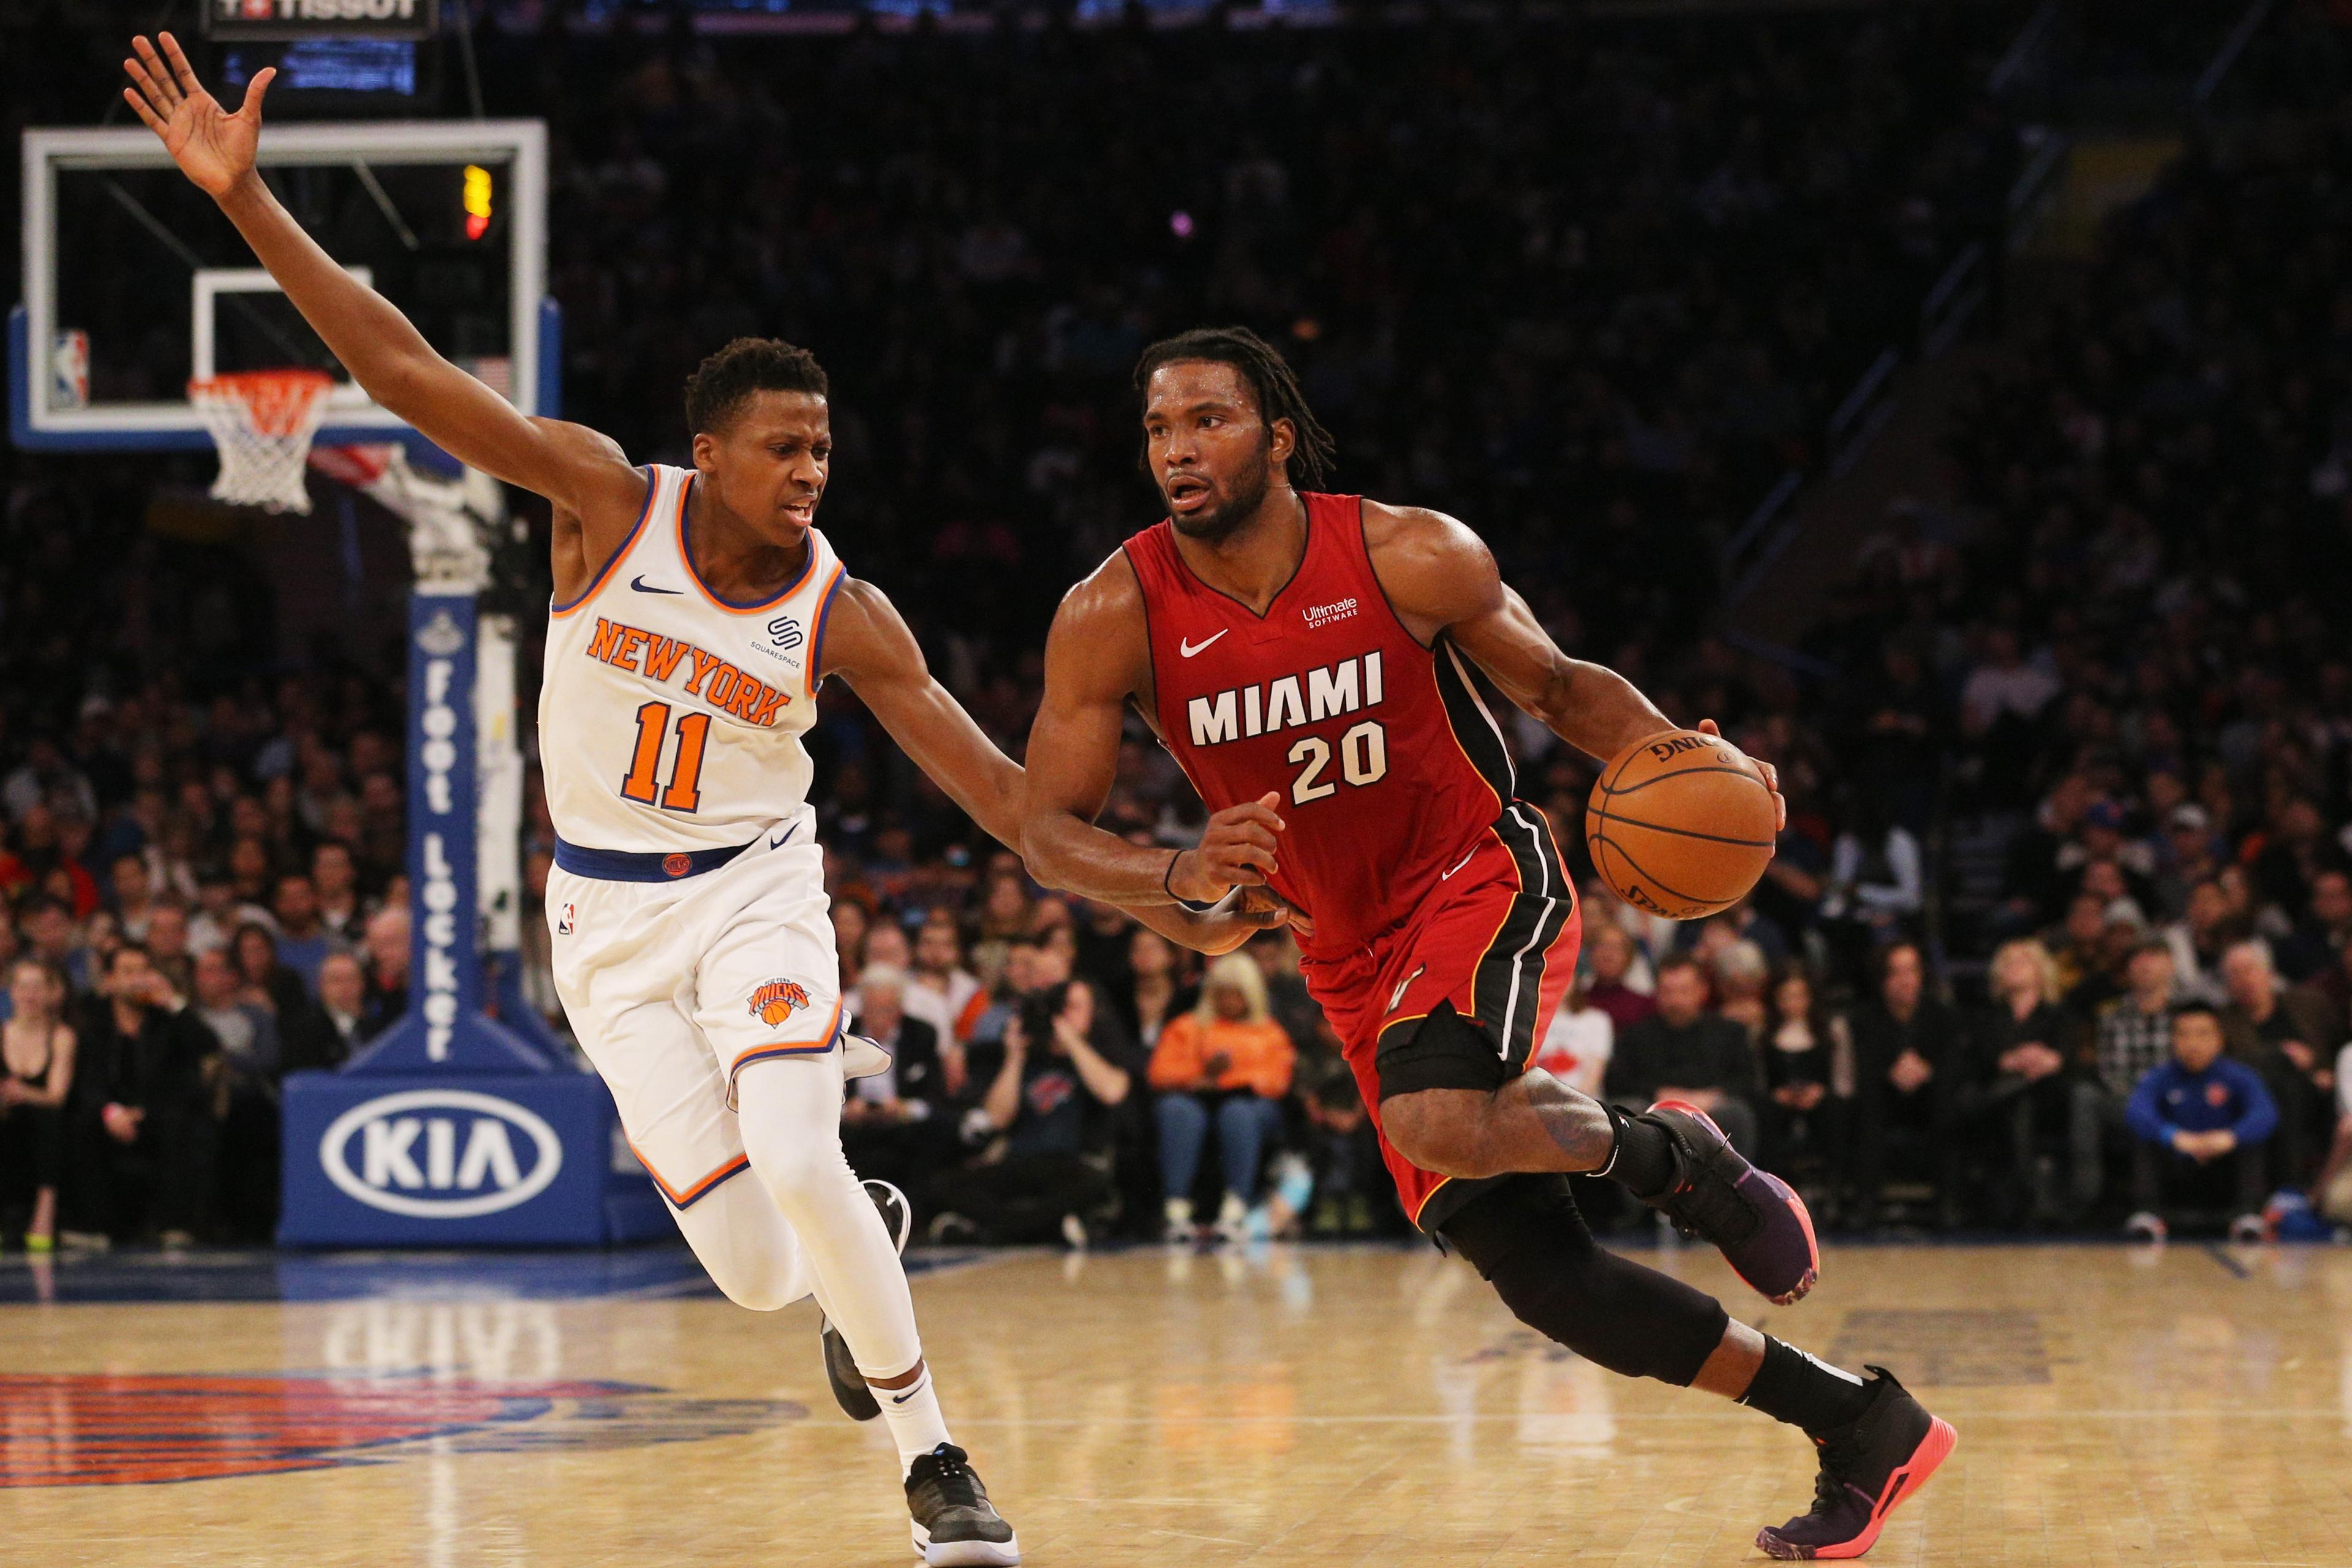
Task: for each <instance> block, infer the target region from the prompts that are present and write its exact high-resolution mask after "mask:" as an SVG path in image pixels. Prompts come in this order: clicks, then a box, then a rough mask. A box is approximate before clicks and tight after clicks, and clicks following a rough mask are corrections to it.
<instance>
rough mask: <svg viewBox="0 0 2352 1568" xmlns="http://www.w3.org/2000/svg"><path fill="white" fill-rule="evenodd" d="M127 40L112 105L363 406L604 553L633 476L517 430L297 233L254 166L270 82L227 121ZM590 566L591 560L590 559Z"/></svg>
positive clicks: (568, 438)
mask: <svg viewBox="0 0 2352 1568" xmlns="http://www.w3.org/2000/svg"><path fill="white" fill-rule="evenodd" d="M161 37H162V43H163V49H162V51H161V53H158V51H157V49H156V47H155V46H154V45H153V44H151V43H149V42H148V41H147V40H146V39H145V38H143V37H142V38H138V39H135V40H133V42H132V45H131V47H132V50H133V51H134V54H135V57H136V58H131V59H127V60H125V61H123V62H122V67H123V69H124V70H126V71H128V72H130V74H131V86H130V87H127V88H125V89H123V90H122V96H123V97H124V98H125V99H127V100H130V103H131V108H132V109H134V110H137V111H138V114H139V118H140V119H141V120H142V121H146V123H147V128H148V129H149V130H151V131H152V132H155V134H156V135H157V136H159V137H161V138H162V139H163V146H164V150H165V151H167V152H169V153H171V154H172V160H173V163H177V164H178V165H179V166H180V172H181V173H182V174H185V175H187V177H188V178H189V179H190V180H191V181H192V182H194V184H195V185H196V186H197V188H198V189H200V190H202V191H203V192H205V195H209V196H211V197H212V198H213V199H214V200H215V201H216V202H218V203H219V204H220V209H221V211H222V212H223V213H224V214H226V215H227V217H228V220H229V221H230V222H231V223H233V224H235V225H236V230H237V232H238V233H239V234H241V235H243V236H244V237H245V240H246V243H247V245H250V246H251V247H253V253H254V255H256V256H257V257H258V258H260V260H261V264H262V265H263V266H264V267H266V268H268V269H269V275H270V276H271V277H272V278H274V279H277V280H278V287H279V288H280V289H284V290H285V291H286V297H287V298H288V299H289V300H292V301H293V303H294V307H295V309H297V310H300V311H301V312H302V319H303V320H304V321H308V322H310V327H311V330H312V331H316V332H317V333H318V334H319V336H320V340H321V341H323V342H325V343H326V345H327V347H329V348H330V349H331V350H333V351H334V354H335V357H336V358H337V359H338V360H340V361H341V362H342V365H343V368H344V369H345V370H348V371H349V372H351V374H352V379H353V380H354V381H356V382H358V383H359V384H360V385H361V386H362V387H363V388H365V389H366V392H367V395H369V396H370V397H373V399H375V401H376V402H377V403H379V404H381V405H383V407H385V408H387V409H390V410H391V411H392V412H393V413H394V414H396V415H398V416H400V417H401V418H402V419H404V420H405V421H407V423H409V424H410V425H412V426H415V428H416V429H417V430H418V431H419V432H421V433H422V434H423V435H424V436H425V438H426V439H428V440H430V441H432V442H433V443H434V444H435V445H436V446H437V447H441V449H442V450H444V451H446V452H447V453H448V454H449V455H450V456H452V457H454V458H457V460H458V461H460V462H462V463H465V464H466V465H467V466H468V467H470V468H479V469H481V470H482V471H483V472H484V473H488V474H493V475H496V476H497V477H498V478H499V479H504V480H506V481H507V482H508V483H509V484H515V485H520V486H522V487H523V488H524V489H530V490H536V491H537V492H539V493H540V494H541V495H543V496H545V497H547V498H548V500H551V501H553V502H554V503H555V504H556V505H557V506H559V507H561V508H562V509H564V510H567V511H569V512H571V513H572V514H573V515H575V516H577V517H578V518H580V519H581V521H582V522H583V525H584V526H585V528H586V529H587V531H588V534H589V546H590V548H591V550H592V551H593V549H595V547H596V546H597V545H598V544H600V543H603V544H604V545H605V553H609V552H610V549H611V548H612V547H614V546H617V545H618V543H619V542H620V540H621V538H622V537H623V536H624V535H625V534H626V532H627V531H628V530H629V528H630V527H631V525H632V524H634V523H635V520H636V515H637V512H638V510H639V509H640V507H641V506H642V504H643V502H644V500H645V495H646V479H645V476H644V475H643V474H641V473H639V472H637V471H636V470H635V468H631V467H630V466H629V464H628V460H627V459H626V458H623V457H621V456H620V455H619V453H618V451H617V449H616V448H614V446H613V444H612V443H611V442H610V441H607V440H605V439H604V437H601V436H598V435H596V434H595V433H594V432H593V431H591V430H587V429H584V428H583V427H581V426H576V425H566V424H563V423H562V422H561V421H558V420H552V419H531V418H528V417H526V416H524V415H522V414H521V413H520V412H519V411H518V410H517V409H516V408H515V406H514V405H512V404H510V403H509V402H508V401H507V400H506V399H505V398H503V397H500V396H499V395H498V394H497V393H495V392H492V391H491V390H490V389H489V388H488V387H487V386H485V385H483V384H481V383H480V382H478V381H477V380H475V379H474V378H473V377H472V376H470V375H467V374H466V373H465V372H464V371H462V370H459V369H458V368H457V366H456V365H454V364H451V363H449V362H448V361H447V360H446V359H444V358H442V357H441V356H440V355H439V354H438V353H435V352H434V350H433V347H432V345H431V344H429V343H427V342H425V339H424V337H423V336H422V335H421V334H420V333H419V332H418V331H417V330H416V328H415V326H414V325H413V324H412V323H411V322H410V321H409V320H408V318H407V317H405V316H404V315H402V314H401V313H400V311H399V310H397V309H396V308H394V305H393V303H392V302H391V301H390V300H386V299H385V298H384V297H383V295H381V294H379V293H377V292H376V291H375V290H374V289H370V288H368V287H367V286H366V285H365V284H362V283H361V282H360V281H359V280H358V279H355V278H353V277H352V275H351V274H350V273H348V272H346V271H344V270H343V268H341V266H339V265H337V263H336V261H335V259H334V258H332V257H331V256H329V255H328V254H327V253H326V252H325V251H324V250H323V249H321V248H320V247H319V244H318V242H317V241H316V240H313V239H312V238H311V237H310V236H309V235H308V234H305V233H304V232H303V231H302V226H301V225H299V224H298V223H296V222H295V221H294V217H293V215H292V214H290V213H289V212H288V211H287V210H286V209H285V207H284V206H282V205H279V203H278V198H277V197H276V196H275V195H271V194H270V190H269V187H268V185H267V184H264V183H263V182H262V179H261V174H260V172H259V171H258V170H257V168H256V167H255V154H256V153H257V149H258V147H259V145H260V140H261V100H262V98H263V96H264V95H265V94H267V93H268V90H269V83H270V81H271V79H273V78H274V77H275V76H276V75H277V72H276V70H275V69H274V68H265V69H263V70H259V71H257V72H255V73H254V78H253V80H252V81H251V82H250V83H249V84H248V85H247V88H246V90H245V101H244V104H243V105H242V107H240V108H239V109H238V110H237V111H236V113H235V114H231V113H229V112H227V111H226V110H224V109H222V108H221V106H220V104H219V102H218V101H217V100H215V99H214V97H213V95H212V94H211V93H209V92H207V91H205V88H204V85H203V84H202V83H201V82H199V81H198V80H197V79H196V73H195V71H194V68H191V67H190V66H189V64H188V57H187V56H186V55H185V54H184V53H183V52H182V50H181V48H180V45H179V41H178V40H177V39H175V38H173V37H172V35H171V34H169V33H165V34H163V35H162V36H161ZM599 559H602V556H601V555H600V556H599Z"/></svg>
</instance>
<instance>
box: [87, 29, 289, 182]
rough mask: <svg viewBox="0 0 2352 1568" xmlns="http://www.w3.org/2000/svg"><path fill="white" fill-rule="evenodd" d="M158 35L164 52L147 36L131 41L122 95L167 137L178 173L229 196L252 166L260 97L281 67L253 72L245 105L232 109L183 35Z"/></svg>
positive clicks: (258, 130)
mask: <svg viewBox="0 0 2352 1568" xmlns="http://www.w3.org/2000/svg"><path fill="white" fill-rule="evenodd" d="M157 36H158V37H160V38H161V39H162V40H163V53H161V54H158V53H156V50H155V46H154V45H153V44H151V43H149V42H148V41H147V40H146V38H145V37H137V38H133V39H131V51H132V54H133V56H134V57H135V58H131V59H127V60H124V61H123V62H122V68H123V69H124V70H125V71H127V72H129V73H130V76H131V84H132V85H131V86H130V87H126V88H124V89H122V96H123V99H124V100H125V101H127V102H128V103H129V104H130V105H131V108H132V109H133V110H137V112H138V115H139V118H140V119H141V120H143V121H146V122H147V129H148V130H150V131H152V132H154V133H155V134H156V135H157V136H159V137H161V138H162V139H163V150H164V151H165V152H167V153H170V154H172V162H173V163H177V164H178V165H179V166H180V173H182V174H185V175H187V176H188V178H189V179H190V180H191V181H193V182H194V184H195V185H196V188H197V189H199V190H201V191H203V192H204V193H205V195H208V196H212V197H214V198H215V199H217V198H219V197H221V196H225V195H227V194H228V193H229V190H230V189H231V188H232V187H233V186H235V185H236V183H237V181H239V180H241V179H243V178H244V177H245V176H246V174H247V173H248V172H249V171H250V170H251V169H252V168H253V161H254V154H255V152H256V150H257V148H258V147H259V146H260V144H261V100H262V96H263V95H264V94H265V93H267V92H268V90H269V83H270V81H271V80H272V79H274V78H275V77H276V76H277V75H278V69H277V68H276V67H274V66H268V67H264V68H262V69H260V70H257V71H256V72H254V73H253V79H252V80H251V81H249V82H247V84H246V89H245V102H244V104H243V106H242V107H240V108H239V109H238V110H237V111H236V113H235V114H231V113H229V112H228V111H227V110H225V109H223V108H222V107H221V106H220V100H218V99H216V98H215V97H214V96H213V95H212V94H211V93H209V92H207V91H205V86H204V84H203V83H202V82H200V81H198V80H197V79H196V72H195V68H194V67H193V66H191V65H189V64H188V57H187V56H186V54H184V52H182V50H181V48H180V40H179V39H177V38H175V37H172V35H171V34H169V33H163V34H159V35H157Z"/></svg>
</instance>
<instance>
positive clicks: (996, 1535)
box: [907, 1443, 1021, 1568]
mask: <svg viewBox="0 0 2352 1568" xmlns="http://www.w3.org/2000/svg"><path fill="white" fill-rule="evenodd" d="M907 1511H908V1513H910V1514H912V1515H913V1516H914V1527H915V1555H916V1556H917V1557H919V1558H920V1559H922V1561H923V1562H925V1563H929V1564H931V1568H940V1565H941V1564H955V1565H961V1564H966V1563H971V1564H977V1565H979V1568H1011V1565H1012V1564H1013V1563H1018V1562H1020V1561H1021V1542H1018V1541H1017V1540H1015V1539H1014V1538H1013V1527H1012V1526H1011V1525H1010V1524H1007V1523H1006V1522H1005V1521H1004V1518H1003V1515H1001V1514H999V1513H998V1512H997V1511H996V1506H995V1505H994V1504H993V1503H992V1502H990V1501H989V1500H988V1489H987V1488H986V1487H984V1486H982V1485H981V1484H980V1476H979V1473H978V1472H977V1471H975V1470H973V1468H971V1456H970V1455H968V1454H966V1453H965V1452H964V1451H963V1450H962V1449H961V1448H959V1447H956V1446H955V1445H954V1444H953V1443H942V1444H940V1446H939V1447H936V1448H934V1449H932V1450H931V1451H930V1452H929V1453H928V1454H918V1455H916V1456H915V1464H914V1468H912V1469H910V1470H908V1472H907Z"/></svg>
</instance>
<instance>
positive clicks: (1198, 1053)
mask: <svg viewBox="0 0 2352 1568" xmlns="http://www.w3.org/2000/svg"><path fill="white" fill-rule="evenodd" d="M1220 967H1222V965H1221V966H1220ZM1236 973H1237V972H1236ZM1217 978H1218V977H1217V975H1216V973H1215V972H1214V971H1212V973H1211V975H1210V984H1209V985H1208V986H1207V988H1206V990H1205V992H1204V994H1203V995H1202V1005H1200V1006H1199V1007H1196V1008H1194V1009H1193V1010H1192V1012H1190V1013H1185V1014H1181V1015H1180V1016H1176V1017H1174V1018H1171V1019H1170V1020H1169V1021H1168V1026H1167V1027H1166V1028H1164V1029H1162V1030H1160V1040H1159V1043H1158V1044H1157V1045H1155V1046H1153V1047H1152V1048H1151V1075H1150V1076H1151V1087H1152V1088H1154V1089H1194V1090H1213V1089H1250V1090H1253V1091H1254V1092H1255V1093H1257V1094H1259V1095H1262V1096H1264V1097H1265V1099H1267V1100H1279V1099H1281V1098H1282V1097H1283V1096H1284V1095H1285V1094H1287V1093H1288V1092H1290V1073H1291V1069H1292V1068H1294V1067H1296V1066H1297V1062H1298V1050H1297V1047H1295V1046H1293V1045H1292V1044H1291V1043H1290V1036H1289V1035H1288V1034H1287V1033H1286V1032H1285V1031H1284V1029H1283V1027H1282V1026H1281V1025H1279V1024H1277V1023H1276V1022H1274V1020H1273V1019H1271V1018H1269V1017H1268V1016H1266V1015H1265V1006H1264V1005H1263V1004H1260V1005H1258V1006H1257V1007H1256V1008H1255V1009H1253V1008H1252V1007H1251V1006H1250V1004H1249V998H1248V997H1247V995H1245V994H1244V993H1243V992H1242V990H1241V988H1240V987H1239V986H1238V985H1232V984H1223V985H1221V984H1217ZM1261 984H1262V983H1261ZM1228 1009H1230V1011H1229V1010H1228ZM1253 1012H1255V1016H1252V1014H1253Z"/></svg>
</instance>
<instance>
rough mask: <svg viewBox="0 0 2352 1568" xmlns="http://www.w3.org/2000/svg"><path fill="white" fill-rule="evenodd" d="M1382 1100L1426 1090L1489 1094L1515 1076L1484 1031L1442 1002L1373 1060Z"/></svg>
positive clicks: (1388, 1040) (1390, 1039)
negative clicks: (1468, 1090) (1477, 1091)
mask: <svg viewBox="0 0 2352 1568" xmlns="http://www.w3.org/2000/svg"><path fill="white" fill-rule="evenodd" d="M1372 1068H1373V1071H1374V1072H1375V1074H1377V1076H1378V1077H1379V1079H1380V1080H1381V1099H1382V1100H1391V1099H1393V1098H1395V1097H1396V1096H1397V1095H1400V1094H1412V1093H1414V1092H1416V1091H1417V1090H1420V1089H1480V1090H1483V1091H1485V1092H1486V1093H1487V1094H1492V1093H1494V1092H1495V1091H1496V1089H1500V1088H1502V1087H1503V1085H1504V1083H1505V1082H1506V1081H1507V1079H1509V1078H1510V1073H1509V1072H1508V1070H1507V1069H1506V1068H1505V1067H1504V1066H1503V1053H1502V1050H1501V1048H1500V1047H1497V1046H1496V1044H1495V1042H1494V1040H1493V1039H1492V1038H1490V1037H1488V1035H1487V1033H1486V1030H1485V1028H1483V1027H1482V1026H1479V1025H1476V1024H1474V1023H1472V1022H1471V1021H1470V1020H1469V1019H1467V1018H1465V1017H1464V1016H1462V1015H1461V1014H1459V1013H1457V1012H1455V1011H1454V1004H1453V1003H1451V1002H1440V1003H1439V1004H1438V1005H1436V1007H1435V1008H1434V1009H1433V1010H1432V1011H1431V1013H1430V1015H1429V1016H1428V1017H1426V1018H1422V1019H1418V1020H1416V1021H1414V1022H1412V1023H1411V1024H1400V1025H1398V1026H1396V1027H1394V1028H1392V1029H1391V1030H1389V1031H1388V1032H1387V1033H1386V1034H1383V1035H1382V1036H1381V1042H1380V1045H1379V1047H1378V1048H1377V1049H1376V1050H1375V1051H1374V1053H1373V1056H1372Z"/></svg>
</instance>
